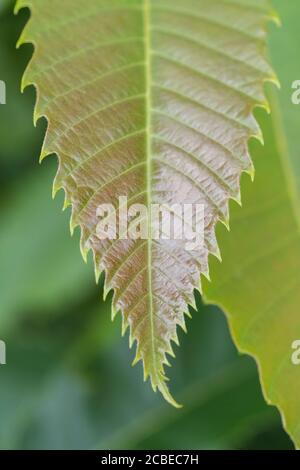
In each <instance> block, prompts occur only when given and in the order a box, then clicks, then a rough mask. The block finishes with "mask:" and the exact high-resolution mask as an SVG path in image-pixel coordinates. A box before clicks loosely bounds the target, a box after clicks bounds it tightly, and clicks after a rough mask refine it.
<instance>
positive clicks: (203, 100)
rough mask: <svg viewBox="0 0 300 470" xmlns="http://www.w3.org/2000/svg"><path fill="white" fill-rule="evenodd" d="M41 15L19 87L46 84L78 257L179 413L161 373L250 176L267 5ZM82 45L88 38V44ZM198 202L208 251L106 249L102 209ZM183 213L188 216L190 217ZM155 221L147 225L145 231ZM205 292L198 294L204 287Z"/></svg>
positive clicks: (25, 1)
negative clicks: (90, 263)
mask: <svg viewBox="0 0 300 470" xmlns="http://www.w3.org/2000/svg"><path fill="white" fill-rule="evenodd" d="M24 6H27V7H30V10H31V13H32V16H31V19H30V21H29V22H28V24H27V26H26V28H25V30H24V32H23V34H22V36H21V38H20V41H19V44H22V43H24V42H32V43H34V44H35V46H36V49H35V52H34V55H33V57H32V60H31V62H30V65H29V67H28V69H27V70H26V72H25V74H24V77H23V84H22V86H23V88H24V87H26V86H27V85H29V84H34V86H35V87H36V89H37V103H36V108H35V121H37V120H38V118H39V117H41V116H45V117H46V118H47V121H48V129H47V133H46V137H45V141H44V145H43V150H42V156H41V158H42V159H43V158H44V157H45V156H47V155H49V154H52V153H56V154H57V155H58V157H59V168H58V173H57V175H56V178H55V183H54V193H56V192H57V191H58V190H59V189H61V188H63V189H64V191H65V194H66V200H65V206H68V205H71V206H72V218H71V228H72V230H73V229H74V228H75V227H76V226H80V228H81V251H82V253H83V256H84V257H86V256H87V253H88V252H89V251H92V253H93V258H94V263H95V271H96V277H97V278H98V277H99V275H100V273H101V272H102V271H104V272H105V274H106V280H105V292H108V291H110V290H113V291H114V296H113V301H112V303H113V316H114V315H115V314H116V313H117V312H118V311H121V312H122V318H123V322H122V323H123V324H122V330H123V332H125V331H126V330H127V328H130V344H131V345H132V344H133V343H134V342H136V345H137V346H136V358H135V361H134V362H135V363H137V362H138V361H140V360H141V361H142V362H143V366H144V378H145V379H147V378H148V377H150V378H151V383H152V386H153V389H154V390H156V389H157V388H158V389H159V390H160V391H161V392H162V394H163V395H164V397H165V398H166V400H167V401H169V402H170V403H172V404H173V405H175V406H177V403H176V402H175V401H174V400H173V398H172V397H171V395H170V393H169V390H168V387H167V385H166V381H167V377H166V375H165V366H167V365H169V359H168V357H167V356H168V355H171V356H173V355H174V352H173V343H176V344H177V343H178V336H177V335H178V332H177V327H178V326H180V327H182V328H183V329H185V319H184V313H185V312H186V311H187V303H188V304H191V305H193V302H194V289H198V288H199V286H200V274H203V275H204V276H206V277H209V268H208V256H209V254H213V255H215V256H216V257H220V255H219V248H218V245H217V240H216V237H215V225H216V223H217V222H218V221H222V222H223V223H224V224H225V225H228V220H229V213H228V202H229V199H230V198H231V199H234V200H236V201H238V202H239V200H240V188H239V180H240V176H241V173H242V172H247V173H250V174H252V173H253V166H252V163H251V159H250V156H249V153H248V148H247V143H248V139H249V137H253V136H254V137H256V138H258V139H261V134H260V131H259V129H258V126H257V124H256V121H255V119H254V118H253V114H252V112H253V108H254V107H255V106H256V105H259V106H264V107H267V104H266V100H265V97H264V91H263V84H264V82H265V81H266V80H273V81H275V78H274V74H273V72H272V70H271V68H270V66H269V65H268V63H267V61H266V59H265V36H266V31H265V30H266V23H267V21H268V19H271V18H272V17H273V14H272V11H271V10H270V8H269V5H268V2H267V1H262V2H260V6H259V7H258V6H257V4H256V2H254V3H253V2H252V3H251V2H250V3H249V2H245V1H242V2H240V3H232V2H221V4H220V2H219V1H215V0H197V1H194V0H164V2H163V3H162V2H161V1H160V0H151V1H150V0H143V1H142V0H130V1H129V0H113V1H111V0H101V1H100V2H99V1H98V0H95V1H91V2H90V3H89V8H88V9H87V8H86V2H85V1H83V0H77V1H76V8H75V9H74V3H73V2H71V1H65V2H63V3H62V2H60V1H53V2H52V3H51V4H49V3H47V2H40V1H37V0H21V1H18V3H17V8H16V10H17V11H18V10H19V9H20V8H21V7H24ZM83 37H84V41H83ZM124 195H125V196H127V198H128V204H133V203H138V204H143V205H144V206H146V207H148V209H149V210H150V206H151V204H169V205H174V204H185V203H193V204H195V203H197V204H203V205H204V207H205V221H204V245H203V246H202V247H201V248H199V249H198V250H197V251H196V250H195V252H188V251H187V250H186V247H185V245H186V240H184V239H181V240H175V241H173V242H172V243H171V242H170V241H169V240H162V238H160V239H159V240H153V237H152V234H151V228H150V229H149V232H148V239H147V240H146V241H145V240H144V239H141V238H140V239H138V240H133V239H126V240H124V239H117V240H112V241H111V240H108V239H106V240H100V239H99V237H98V236H97V233H96V227H97V222H98V219H97V209H98V208H99V206H101V205H102V204H108V203H111V204H113V205H114V207H117V206H118V200H119V197H122V196H124ZM181 217H182V216H181ZM149 225H150V226H151V222H150V224H149ZM200 289H201V286H200Z"/></svg>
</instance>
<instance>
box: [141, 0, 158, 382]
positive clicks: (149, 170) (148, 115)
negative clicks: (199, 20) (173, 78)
mask: <svg viewBox="0 0 300 470" xmlns="http://www.w3.org/2000/svg"><path fill="white" fill-rule="evenodd" d="M150 13H151V12H150V0H144V33H145V41H144V47H145V78H146V80H145V87H146V101H145V103H146V116H145V117H146V126H145V127H146V142H147V146H146V160H147V167H146V171H147V174H146V178H147V207H148V243H147V261H148V267H147V273H148V308H149V310H148V315H149V319H150V330H151V351H152V365H153V366H154V370H155V374H156V379H158V377H157V362H156V353H155V341H154V337H155V336H154V319H153V298H152V236H151V235H152V234H151V211H150V210H149V209H150V207H151V202H152V187H151V186H152V183H151V182H152V161H151V150H152V146H151V129H152V125H151V120H152V117H151V108H152V94H151V32H150Z"/></svg>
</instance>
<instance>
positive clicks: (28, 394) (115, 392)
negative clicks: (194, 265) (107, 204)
mask: <svg viewBox="0 0 300 470" xmlns="http://www.w3.org/2000/svg"><path fill="white" fill-rule="evenodd" d="M13 3H14V2H13V1H11V0H2V1H1V2H0V79H1V80H5V82H6V85H7V104H6V105H5V106H0V169H1V171H0V178H1V188H0V191H1V192H0V210H1V229H0V260H1V270H0V339H2V340H5V342H6V345H7V365H5V366H0V448H1V449H107V448H109V449H115V448H118V449H291V448H292V447H293V446H292V444H291V442H290V440H289V438H288V436H287V435H286V434H285V432H284V431H283V430H282V426H281V422H280V417H279V413H278V412H277V410H276V409H274V408H271V407H268V406H267V405H266V404H265V402H264V399H263V397H262V393H261V389H260V385H259V380H258V375H257V370H256V366H255V363H254V361H253V360H252V359H250V358H248V357H244V356H243V357H241V356H239V355H238V353H237V351H236V350H235V348H234V346H233V344H232V341H231V339H230V335H229V331H228V327H227V324H226V321H225V317H224V315H223V314H222V312H220V311H219V310H218V309H217V308H215V307H212V306H209V307H204V306H203V305H202V303H201V299H200V297H197V305H198V311H197V312H192V313H193V320H192V323H191V321H190V320H188V330H189V333H188V336H186V335H184V334H183V333H180V340H181V347H180V348H179V349H177V351H176V353H177V358H176V361H175V362H174V361H172V362H173V367H172V369H171V370H170V373H169V375H170V378H171V381H172V390H173V391H174V395H175V397H176V399H178V400H179V401H180V402H181V403H184V405H185V406H184V408H183V409H182V410H179V411H178V410H175V409H172V408H171V407H170V406H169V405H167V404H166V403H164V401H163V400H162V399H161V397H160V396H159V395H156V394H154V393H153V392H152V390H151V387H150V385H149V384H144V383H143V381H142V370H141V366H137V367H135V368H132V367H131V362H132V360H133V357H134V352H133V351H130V350H129V348H128V338H127V337H125V338H121V335H120V331H121V322H120V318H118V320H117V321H115V322H114V323H111V320H110V302H109V300H108V301H107V302H105V303H104V302H103V301H102V291H101V288H100V287H99V286H98V287H96V286H95V281H94V274H93V268H92V263H91V260H90V262H89V263H88V266H86V265H85V264H84V262H83V261H82V259H81V256H80V252H79V240H78V239H79V234H78V233H76V234H75V236H74V237H73V238H71V237H70V233H69V215H70V214H69V213H68V211H66V212H62V204H63V195H62V194H59V195H58V196H57V198H56V199H55V200H54V201H53V200H52V199H51V187H52V181H53V177H54V174H55V171H56V158H55V157H49V158H48V159H46V160H45V162H44V163H43V165H41V166H40V165H39V164H38V156H39V152H40V148H41V143H42V137H43V132H44V130H45V122H42V121H39V123H38V126H37V128H36V129H35V128H34V127H33V124H32V112H33V106H34V99H35V94H34V90H33V89H32V88H30V89H26V91H25V93H24V95H21V93H20V91H19V90H20V81H21V76H22V72H23V71H24V68H25V66H26V64H27V62H28V60H29V59H30V56H31V54H32V46H31V45H25V46H22V48H21V49H20V50H16V49H15V44H16V41H17V39H18V36H19V34H20V31H21V30H22V28H23V26H24V24H25V23H26V20H27V18H28V12H26V11H22V12H21V13H20V14H19V15H18V17H14V16H13V14H12V8H13Z"/></svg>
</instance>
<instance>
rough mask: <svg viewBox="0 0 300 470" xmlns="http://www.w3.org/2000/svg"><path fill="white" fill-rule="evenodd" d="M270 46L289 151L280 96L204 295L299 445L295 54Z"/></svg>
mask: <svg viewBox="0 0 300 470" xmlns="http://www.w3.org/2000/svg"><path fill="white" fill-rule="evenodd" d="M290 3H292V2H290ZM290 3H289V5H290ZM278 6H279V3H278ZM282 13H283V18H284V22H285V24H284V30H283V32H282V36H283V38H286V39H285V41H284V39H283V41H284V44H290V45H291V44H297V42H299V39H300V35H299V28H298V27H295V26H294V21H295V17H294V16H295V4H294V6H291V5H290V6H287V5H286V4H285V3H284V4H282ZM290 25H291V27H289V26H290ZM287 31H288V32H287ZM276 34H277V33H276ZM287 35H288V36H289V39H288V37H287ZM270 47H271V53H272V55H273V56H274V57H277V63H278V64H279V63H280V68H279V72H280V71H282V75H283V79H284V80H283V84H284V86H283V91H282V92H281V93H282V96H281V95H280V96H281V103H285V104H284V106H283V116H284V117H285V123H286V124H285V126H286V127H289V126H291V128H290V129H289V131H288V132H287V138H288V146H286V142H285V139H286V137H285V135H284V131H283V128H282V126H281V116H280V115H277V114H276V111H277V109H278V103H277V97H276V96H275V95H274V96H273V97H272V102H271V107H272V110H273V120H272V121H271V120H270V118H266V117H263V116H261V119H260V122H261V124H262V129H263V132H264V135H265V136H266V138H265V147H264V148H262V147H259V146H258V145H253V152H252V154H253V155H255V162H254V163H255V165H256V179H255V182H254V185H252V184H251V183H250V182H249V181H245V182H244V185H243V187H244V199H243V210H240V209H239V208H238V207H236V206H235V207H233V208H232V209H233V210H232V223H231V233H230V236H228V235H227V234H226V233H225V232H224V231H221V230H220V233H219V242H220V244H221V246H222V247H223V263H222V264H219V263H215V262H214V263H213V267H212V280H213V282H212V283H211V284H210V285H207V286H206V287H205V292H206V298H207V299H208V300H210V301H212V302H217V303H218V304H219V305H220V306H222V308H223V309H224V310H225V311H226V312H227V313H228V318H229V323H230V327H231V330H232V334H233V337H234V340H235V342H236V344H237V346H238V348H239V350H241V351H243V352H246V353H250V354H251V355H252V356H254V357H255V358H256V360H257V363H258V366H259V370H260V377H261V382H262V387H263V390H264V394H265V398H266V400H267V402H268V403H272V404H273V405H276V406H277V407H278V408H279V409H280V411H281V413H282V417H283V423H284V426H285V428H286V430H287V431H288V433H289V434H290V435H291V437H292V438H293V440H294V442H295V443H296V445H297V446H298V447H299V446H300V401H299V398H298V393H297V390H299V386H300V368H299V367H297V366H296V365H294V364H293V362H292V353H293V349H292V344H293V342H294V341H295V340H297V339H299V338H300V315H299V305H300V290H299V283H300V278H299V273H300V234H299V223H300V219H299V208H300V205H299V204H300V201H299V200H298V199H297V191H295V188H297V187H299V181H298V174H299V166H300V165H299V160H298V163H297V161H296V157H297V158H298V159H299V145H300V141H299V131H296V132H297V134H296V132H295V129H297V128H298V124H297V122H296V121H295V122H293V119H294V118H295V111H294V109H295V108H293V107H292V106H291V105H290V100H291V97H290V96H289V97H288V95H287V76H286V75H285V73H286V72H283V71H284V70H285V69H286V68H287V69H288V70H291V69H292V67H291V64H290V57H289V53H290V52H289V49H286V48H285V47H283V44H282V45H281V46H280V48H279V45H278V38H277V37H276V35H275V39H274V43H273V42H272V36H271V41H270ZM277 49H278V50H277ZM279 55H280V59H279ZM290 79H291V80H293V79H294V77H291V76H290ZM287 99H289V103H286V100H287ZM279 111H280V110H279ZM290 113H291V114H290ZM299 116H300V114H299ZM296 167H297V169H296ZM291 169H293V170H292V171H291Z"/></svg>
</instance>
